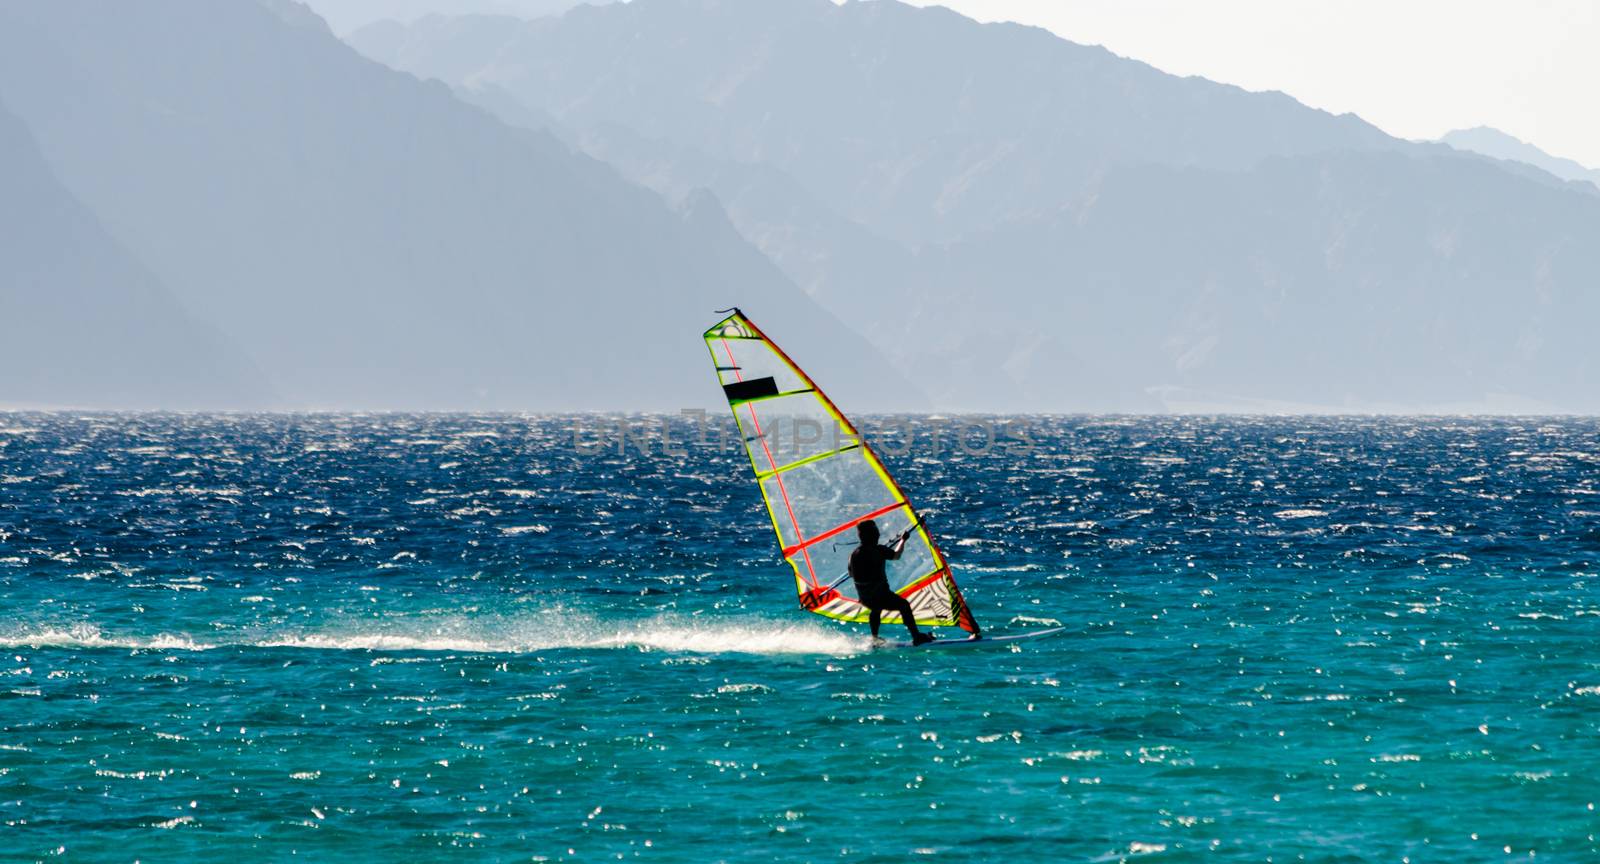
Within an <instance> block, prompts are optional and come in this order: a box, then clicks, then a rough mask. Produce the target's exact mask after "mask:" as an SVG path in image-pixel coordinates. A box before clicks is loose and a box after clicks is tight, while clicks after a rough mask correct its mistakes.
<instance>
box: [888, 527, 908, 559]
mask: <svg viewBox="0 0 1600 864" xmlns="http://www.w3.org/2000/svg"><path fill="white" fill-rule="evenodd" d="M910 536H911V529H910V528H907V529H906V532H905V533H904V534H901V535H900V539H899V540H896V541H894V545H893V546H888V547H885V548H887V549H888V550H889V560H890V561H894V560H896V559H898V558H899V557H900V554H901V553H902V552H905V551H906V540H907V539H908V538H910Z"/></svg>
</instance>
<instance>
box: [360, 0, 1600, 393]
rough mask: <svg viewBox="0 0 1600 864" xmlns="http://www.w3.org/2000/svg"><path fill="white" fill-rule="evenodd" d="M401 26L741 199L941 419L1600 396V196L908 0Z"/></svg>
mask: <svg viewBox="0 0 1600 864" xmlns="http://www.w3.org/2000/svg"><path fill="white" fill-rule="evenodd" d="M370 37H371V34H368V33H364V32H357V33H354V34H352V35H351V37H350V39H351V41H352V42H353V43H354V44H356V45H357V46H358V47H359V48H361V49H362V50H363V51H364V52H366V53H368V54H369V55H370V56H374V57H376V58H377V59H381V60H384V61H385V62H388V63H392V64H395V65H398V66H400V67H402V68H406V69H409V70H411V71H413V72H416V73H417V74H419V75H422V76H425V77H426V76H437V77H441V78H442V79H444V80H454V81H456V82H470V83H471V84H473V85H477V86H482V85H485V84H492V85H493V86H494V87H496V88H499V90H500V92H502V93H503V94H509V95H511V96H513V97H515V98H516V99H518V100H520V101H521V102H522V104H523V105H525V106H529V107H532V108H536V109H538V110H540V111H542V112H546V113H547V114H548V115H549V116H551V117H552V118H553V119H554V122H556V123H559V124H561V125H562V127H563V128H566V129H568V130H570V135H571V140H574V141H575V142H577V143H578V144H579V145H580V146H582V147H583V148H584V149H585V150H587V151H588V152H590V153H592V154H594V155H596V156H598V157H599V158H602V159H605V160H606V161H608V162H611V163H612V164H614V165H616V166H617V167H618V168H619V169H620V170H622V171H623V172H624V173H625V174H627V175H628V176H630V177H633V178H634V179H635V180H637V181H639V182H642V183H645V184H646V185H649V186H651V187H652V188H655V189H657V190H659V191H661V192H662V193H663V194H666V195H668V196H669V197H673V196H675V195H681V194H683V192H684V191H685V190H687V189H690V188H693V187H697V186H707V187H709V188H711V189H713V190H715V191H716V192H717V194H718V195H719V197H721V198H722V199H723V200H725V201H727V202H729V206H728V211H729V214H730V216H731V217H732V218H733V220H734V222H735V224H736V225H737V226H738V227H739V229H740V231H741V232H742V233H744V235H745V236H746V237H747V238H749V239H750V240H751V241H752V242H754V243H756V244H757V245H758V246H760V247H761V248H762V249H763V250H764V251H765V252H767V253H768V254H769V255H770V256H771V257H772V258H773V259H774V260H775V261H776V262H778V263H779V264H780V265H781V266H782V267H783V268H784V270H785V272H787V273H788V274H789V275H790V276H791V278H793V279H795V281H797V282H798V283H800V284H802V285H803V286H805V287H806V289H807V290H808V291H810V292H811V293H812V295H813V296H814V297H816V298H818V299H819V300H821V301H822V302H824V303H825V304H826V305H827V306H828V307H829V308H831V309H832V310H833V311H834V312H835V314H837V315H839V316H840V317H842V318H848V319H849V320H851V321H852V323H854V324H856V325H857V326H858V327H859V328H860V329H862V330H863V331H865V332H871V333H873V334H875V335H876V336H877V338H878V340H879V342H880V343H881V344H882V345H883V346H884V348H885V350H886V351H887V352H888V353H889V354H890V355H891V356H892V357H894V358H895V359H896V360H897V362H899V363H900V364H901V366H902V368H903V369H906V370H907V371H908V372H911V371H914V372H915V374H916V375H918V379H919V381H922V382H924V386H926V387H927V388H928V389H929V392H930V393H932V394H933V395H934V396H935V398H936V402H937V403H938V404H939V405H940V406H941V407H946V408H962V409H973V408H985V409H992V410H1018V409H1022V408H1043V409H1048V410H1162V409H1163V408H1167V407H1171V406H1174V405H1178V404H1180V403H1181V404H1184V405H1193V404H1196V402H1197V400H1196V399H1192V398H1190V395H1192V394H1202V395H1203V397H1204V398H1203V399H1200V400H1198V401H1201V402H1204V403H1205V404H1209V405H1227V404H1232V405H1239V406H1249V405H1291V404H1292V405H1296V406H1298V408H1302V409H1303V408H1315V409H1319V410H1397V409H1398V410H1425V409H1430V408H1449V409H1450V410H1459V409H1460V408H1463V407H1470V406H1493V405H1501V406H1503V405H1519V406H1533V407H1536V408H1542V409H1544V410H1550V409H1559V410H1579V409H1581V410H1594V407H1593V406H1591V405H1590V402H1591V401H1592V400H1588V399H1587V397H1585V396H1583V395H1582V393H1583V390H1582V386H1581V379H1576V378H1574V377H1572V375H1571V374H1569V373H1570V372H1571V370H1573V369H1582V368H1588V366H1589V360H1588V359H1587V357H1585V356H1584V353H1583V349H1582V340H1581V339H1577V337H1576V335H1575V334H1574V333H1573V332H1572V331H1571V329H1570V325H1569V324H1568V322H1570V321H1574V320H1584V316H1590V318H1589V319H1588V320H1592V311H1593V310H1592V308H1591V301H1590V299H1589V295H1590V294H1591V293H1592V291H1591V290H1590V289H1589V288H1588V286H1592V285H1594V284H1600V267H1596V266H1595V263H1594V262H1593V260H1592V259H1591V258H1590V257H1589V256H1588V255H1587V253H1585V252H1584V251H1583V250H1584V249H1585V248H1586V244H1588V245H1589V246H1592V245H1595V244H1594V241H1595V240H1600V233H1595V232H1596V228H1595V221H1594V210H1593V209H1592V208H1593V206H1594V202H1592V201H1587V200H1585V199H1586V198H1587V197H1588V196H1585V195H1581V194H1575V193H1576V187H1572V186H1568V185H1565V184H1563V183H1562V181H1560V180H1558V179H1557V178H1555V177H1553V176H1550V175H1548V174H1546V173H1544V172H1543V171H1541V170H1537V169H1534V168H1528V167H1525V166H1520V165H1513V164H1509V163H1498V162H1490V161H1484V160H1481V159H1479V158H1478V157H1469V156H1464V155H1462V154H1458V153H1455V152H1454V151H1452V150H1450V149H1449V148H1447V147H1444V146H1442V145H1436V144H1413V143H1409V142H1402V141H1399V140H1397V139H1394V138H1392V137H1390V136H1387V135H1385V134H1383V133H1382V132H1381V131H1379V130H1377V129H1375V128H1373V127H1371V126H1370V125H1367V124H1365V123H1363V122H1362V121H1360V120H1359V119H1358V118H1355V117H1352V116H1348V115H1346V116H1340V117H1334V116H1331V115H1328V114H1326V113H1324V112H1320V111H1315V110H1313V109H1310V108H1307V107H1305V106H1303V105H1300V104H1299V103H1297V102H1295V101H1294V100H1292V99H1290V98H1289V97H1286V96H1284V95H1282V94H1276V93H1247V92H1245V91H1242V90H1239V89H1237V88H1233V87H1226V86H1223V85H1217V84H1214V83H1212V82H1209V81H1205V80H1203V79H1180V78H1175V77H1173V76H1169V75H1165V74H1164V73H1161V72H1159V71H1157V70H1154V69H1152V68H1150V67H1148V66H1146V65H1144V64H1142V63H1137V62H1135V61H1130V60H1125V59H1123V58H1118V57H1115V56H1114V55H1111V54H1109V53H1108V52H1105V51H1103V50H1102V49H1099V48H1088V47H1084V46H1080V45H1074V44H1072V43H1070V42H1066V41H1064V40H1061V39H1058V38H1056V37H1054V36H1052V35H1050V34H1048V33H1046V32H1044V31H1041V30H1036V29H1032V28H1025V27H1019V26H1016V25H979V24H977V23H974V22H971V21H968V20H966V19H963V18H960V17H959V16H957V15H955V14H953V13H950V12H948V11H947V10H943V9H938V8H930V9H914V8H910V7H905V6H902V5H900V4H898V3H894V2H888V0H878V2H864V3H850V4H845V5H843V6H835V5H834V4H832V3H829V2H826V0H770V2H765V3H735V2H719V0H634V2H632V3H630V4H627V5H625V6H613V7H607V8H600V9H591V8H577V9H574V10H573V11H571V12H569V13H567V14H566V15H564V16H562V17H560V18H559V19H545V20H541V21H535V22H523V23H506V24H505V25H504V26H494V27H490V26H484V25H483V24H482V22H479V23H478V24H469V23H467V22H459V21H456V22H452V21H450V20H449V19H442V18H431V19H426V20H423V21H418V22H416V23H415V24H413V25H412V26H411V27H409V28H406V30H405V35H404V37H403V38H399V39H397V38H396V36H395V34H394V33H390V34H389V36H388V42H387V43H386V44H380V43H379V41H378V40H376V39H373V38H370ZM396 45H403V46H404V48H403V50H397V49H396V47H395V46H396ZM1383 154H1390V156H1391V157H1392V158H1381V157H1383ZM1474 165H1476V166H1477V167H1476V168H1474V167H1472V166H1474ZM1480 169H1481V170H1480ZM1445 177H1448V178H1453V180H1454V181H1455V182H1459V183H1461V184H1464V186H1463V187H1461V188H1455V187H1452V186H1451V185H1450V184H1449V183H1443V182H1440V178H1445ZM1140 178H1143V179H1140ZM1277 184H1282V185H1281V188H1280V186H1279V185H1277ZM1584 188H1587V187H1584ZM1530 208H1531V210H1530ZM1178 214H1181V218H1177V217H1178ZM1513 214H1522V216H1520V217H1517V216H1514V215H1513ZM1528 225H1533V226H1537V230H1533V229H1528V228H1527V227H1526V226H1528ZM1378 226H1381V229H1382V230H1378ZM1467 229H1470V232H1471V237H1470V241H1468V240H1466V239H1464V238H1463V235H1462V233H1461V232H1462V231H1463V230H1467ZM1263 237H1273V238H1276V241H1277V243H1278V244H1279V245H1277V246H1272V245H1270V244H1266V243H1264V242H1263V241H1262V239H1261V238H1263ZM1545 239H1549V240H1550V242H1549V243H1546V242H1544V241H1545ZM1468 242H1470V243H1471V244H1472V248H1470V249H1463V248H1462V244H1464V243H1468ZM1291 289H1292V290H1291ZM1275 291H1278V292H1284V291H1287V292H1288V293H1287V294H1285V295H1284V296H1282V297H1278V298H1277V299H1274V297H1275V295H1274V292H1275ZM1374 334H1383V336H1382V338H1378V337H1377V336H1375V335H1374ZM1575 340H1576V341H1575ZM1556 382H1565V383H1566V385H1569V386H1568V389H1566V390H1563V389H1561V387H1560V386H1556ZM1174 394H1178V396H1177V397H1174Z"/></svg>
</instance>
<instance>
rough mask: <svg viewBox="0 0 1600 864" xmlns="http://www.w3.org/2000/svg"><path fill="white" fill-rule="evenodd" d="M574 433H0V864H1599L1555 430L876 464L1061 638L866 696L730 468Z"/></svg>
mask: <svg viewBox="0 0 1600 864" xmlns="http://www.w3.org/2000/svg"><path fill="white" fill-rule="evenodd" d="M575 422H576V423H580V424H582V425H583V426H584V427H585V428H591V427H597V426H598V425H603V422H604V421H601V420H598V419H595V418H587V419H583V420H581V421H575V420H574V419H572V418H542V419H541V418H519V417H503V416H487V417H475V416H335V415H312V416H296V417H289V416H268V417H193V416H155V415H136V416H110V415H101V416H94V415H90V416H72V415H60V414H57V415H39V414H0V860H4V861H13V860H15V861H31V860H36V859H43V858H48V859H50V860H95V861H100V860H113V861H126V860H133V859H136V858H137V859H141V860H145V861H170V860H206V861H211V860H228V859H239V858H241V857H242V858H245V859H254V860H287V859H288V858H289V857H290V856H291V855H295V856H296V857H306V858H309V859H310V860H319V859H326V858H327V857H328V856H330V855H332V854H334V853H338V854H339V855H340V856H341V857H342V858H343V859H344V860H348V861H365V860H372V861H395V860H429V859H439V858H443V857H446V856H447V855H448V854H449V850H452V849H461V850H472V851H464V852H461V853H457V854H460V855H461V856H462V857H463V859H464V860H467V859H470V860H505V861H525V860H541V859H542V860H562V859H574V860H614V859H619V858H620V859H634V858H638V859H646V860H660V861H697V862H698V861H716V860H730V861H745V860H749V861H764V860H770V859H773V858H779V859H784V860H831V859H839V860H859V861H903V860H907V859H910V858H916V857H923V856H925V857H928V858H931V859H935V860H974V861H977V860H998V859H1001V858H1006V857H1009V858H1012V859H1014V860H1018V861H1035V860H1045V859H1046V858H1049V859H1056V858H1062V859H1066V860H1092V861H1115V860H1121V859H1124V858H1128V859H1139V860H1146V859H1148V860H1152V861H1161V860H1189V859H1194V858H1205V859H1207V860H1219V861H1232V860H1237V861H1263V860H1273V861H1287V860H1301V859H1304V860H1316V861H1336V860H1348V861H1403V860H1405V859H1407V858H1409V859H1410V860H1412V861H1461V860H1491V859H1493V860H1502V859H1506V858H1518V859H1526V858H1530V857H1536V858H1537V860H1556V861H1578V860H1593V858H1594V856H1596V855H1597V854H1600V843H1597V841H1596V840H1595V834H1596V833H1597V831H1600V816H1597V814H1596V811H1595V809H1594V807H1595V804H1596V803H1600V780H1597V779H1596V769H1595V765H1596V764H1600V650H1597V645H1600V640H1597V637H1600V598H1597V597H1595V596H1594V591H1595V587H1596V582H1597V580H1596V579H1595V577H1594V575H1593V574H1594V573H1595V572H1596V567H1597V558H1600V486H1597V484H1596V480H1597V468H1600V465H1597V463H1600V422H1597V421H1593V420H1493V421H1490V420H1450V419H1416V420H1372V419H1260V420H1251V419H1143V418H1140V419H1130V418H1065V419H1045V418H1035V419H1034V420H1033V421H1032V424H1033V433H1032V437H1033V440H1034V441H1035V443H1036V445H1037V449H1036V450H1035V451H1034V452H1032V453H1030V454H1022V453H1018V452H1015V451H1014V450H1005V451H1002V450H999V449H996V450H994V451H991V452H988V453H985V454H967V453H964V452H962V451H960V450H959V449H955V448H951V447H946V448H945V450H944V452H943V453H942V454H941V455H940V456H939V457H938V458H916V459H913V458H910V457H904V458H898V459H896V458H890V459H889V461H890V463H891V468H892V469H893V470H895V471H896V472H897V474H898V475H899V477H900V479H901V481H902V483H903V485H904V486H905V487H906V488H907V490H908V492H909V493H910V494H911V495H912V496H913V498H915V499H917V500H918V501H919V502H921V503H922V504H923V505H924V507H925V509H926V510H927V511H928V514H929V524H930V526H931V527H932V529H933V531H934V532H935V533H936V534H938V535H940V536H941V537H942V538H943V539H944V541H945V545H946V546H947V548H948V551H949V553H950V556H951V558H952V560H953V562H954V564H955V565H956V567H957V578H958V579H959V580H960V581H961V583H962V585H963V587H964V589H965V591H966V594H967V598H968V600H969V601H970V602H971V604H972V606H973V608H974V610H975V612H976V613H977V615H978V617H979V619H980V620H981V621H982V622H983V623H984V624H985V626H986V628H987V629H989V630H990V631H993V632H1002V631H1007V632H1018V631H1022V630H1025V629H1028V628H1031V627H1041V626H1048V625H1051V624H1054V623H1056V622H1059V623H1060V624H1061V625H1063V626H1064V627H1065V628H1066V630H1067V632H1066V633H1065V634H1063V635H1061V636H1058V637H1052V638H1047V639H1041V640H1037V641H1033V642H1029V643H1026V644H1025V645H1023V646H1018V647H1017V648H1016V649H1014V650H1001V649H988V650H969V651H932V652H911V651H896V652H876V653H875V652H872V651H870V650H868V648H867V646H866V644H865V641H864V639H863V634H862V633H861V631H860V628H859V627H855V626H847V625H836V624H833V623H831V622H827V621H824V620H821V619H816V618H813V617H810V616H806V615H804V614H803V613H801V612H799V611H798V610H797V609H796V608H795V603H794V598H793V594H792V589H791V584H792V580H791V579H790V577H789V576H787V575H786V572H787V571H786V569H785V565H783V564H782V563H781V561H780V560H779V559H778V558H777V554H776V550H775V544H774V542H773V539H772V536H771V528H770V526H769V525H768V523H767V522H766V517H765V515H764V514H763V512H762V511H761V509H760V506H761V505H760V502H759V498H758V496H757V494H756V492H755V490H754V488H753V486H752V484H750V483H749V482H748V479H747V477H746V473H747V472H748V465H747V464H746V463H745V462H744V461H743V460H744V457H743V455H742V454H739V453H735V452H733V451H723V450H719V449H716V448H714V447H712V446H709V445H704V446H702V445H687V449H688V451H689V454H688V455H687V456H673V455H667V454H664V453H662V452H661V448H660V447H659V446H658V447H656V448H655V450H654V452H653V453H652V454H651V455H648V456H647V455H641V454H640V453H639V452H638V451H637V449H632V450H629V451H628V452H627V454H626V455H618V454H617V453H616V452H615V450H614V449H612V450H608V451H607V452H605V453H601V454H584V453H579V452H576V451H575V450H574V447H573V425H574V423H575ZM920 423H921V425H920V426H919V427H918V429H917V430H916V431H917V432H919V433H920V432H922V431H926V427H928V426H929V423H930V421H920ZM656 443H657V444H660V443H661V442H660V441H657V442H656ZM952 635H953V634H952Z"/></svg>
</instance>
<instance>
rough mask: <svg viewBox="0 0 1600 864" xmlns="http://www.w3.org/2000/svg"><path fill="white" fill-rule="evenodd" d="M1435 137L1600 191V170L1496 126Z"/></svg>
mask: <svg viewBox="0 0 1600 864" xmlns="http://www.w3.org/2000/svg"><path fill="white" fill-rule="evenodd" d="M1439 140H1440V141H1441V142H1442V143H1445V144H1448V145H1450V146H1451V147H1454V148H1456V149H1457V150H1466V151H1470V152H1473V153H1479V154H1482V155H1484V156H1489V157H1492V158H1495V159H1503V160H1507V161H1511V162H1521V163H1523V164H1527V165H1532V166H1534V167H1535V168H1538V169H1540V170H1542V171H1546V172H1548V173H1550V174H1554V175H1555V176H1557V177H1560V178H1562V179H1563V180H1574V181H1578V182H1582V183H1588V184H1590V185H1592V186H1594V187H1595V191H1597V192H1600V169H1595V168H1590V167H1588V166H1587V165H1580V164H1579V163H1577V162H1575V161H1573V160H1571V159H1564V158H1562V157H1560V156H1552V155H1550V154H1549V153H1546V152H1545V151H1543V150H1541V149H1539V148H1538V147H1535V146H1534V145H1532V144H1529V143H1528V142H1526V141H1523V140H1522V139H1520V138H1516V137H1513V136H1511V135H1508V134H1506V133H1504V132H1501V131H1500V130H1499V129H1494V128H1491V127H1488V126H1475V127H1473V128H1471V129H1457V130H1455V131H1453V132H1447V133H1445V135H1444V137H1442V138H1440V139H1439Z"/></svg>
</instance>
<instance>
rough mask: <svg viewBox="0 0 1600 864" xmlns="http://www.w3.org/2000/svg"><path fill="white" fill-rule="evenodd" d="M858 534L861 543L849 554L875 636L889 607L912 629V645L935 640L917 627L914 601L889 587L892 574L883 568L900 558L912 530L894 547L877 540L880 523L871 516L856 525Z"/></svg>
mask: <svg viewBox="0 0 1600 864" xmlns="http://www.w3.org/2000/svg"><path fill="white" fill-rule="evenodd" d="M856 533H857V534H859V535H860V537H861V545H860V546H859V547H857V548H856V551H854V552H851V553H850V578H851V580H852V581H854V582H855V583H856V596H857V598H858V599H860V601H861V605H863V606H865V607H867V610H868V611H869V612H870V613H871V617H870V618H869V619H868V621H869V623H871V625H872V638H874V639H876V638H878V624H879V623H880V621H881V620H882V618H883V613H884V611H885V610H888V611H890V612H899V613H900V620H901V621H904V622H905V625H906V629H908V630H910V631H911V644H913V645H926V644H927V643H929V642H932V641H933V636H932V635H930V634H927V633H924V632H922V631H921V630H918V629H917V620H916V616H915V615H914V614H913V613H912V611H911V602H910V601H909V600H907V599H906V598H904V597H901V596H900V595H899V594H896V593H894V591H892V590H890V588H889V576H888V573H886V572H885V570H884V564H886V563H887V562H889V561H893V560H895V559H897V558H899V557H900V553H901V552H903V551H905V546H906V539H907V538H909V537H910V536H911V531H910V529H907V530H906V532H905V533H904V534H901V535H900V539H898V540H896V541H895V542H894V544H893V545H892V546H883V545H880V544H879V543H878V523H876V522H874V521H872V520H871V519H868V520H866V521H864V522H862V523H860V524H859V525H857V526H856Z"/></svg>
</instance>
